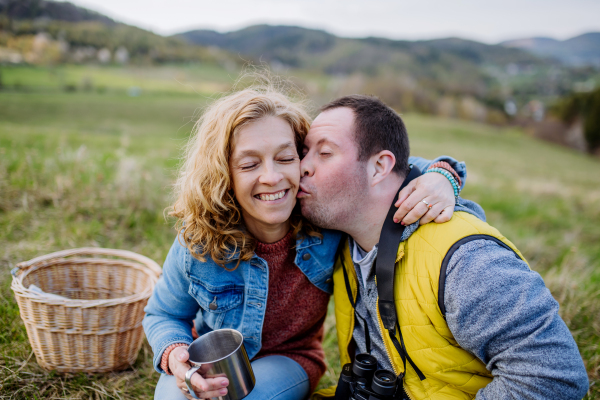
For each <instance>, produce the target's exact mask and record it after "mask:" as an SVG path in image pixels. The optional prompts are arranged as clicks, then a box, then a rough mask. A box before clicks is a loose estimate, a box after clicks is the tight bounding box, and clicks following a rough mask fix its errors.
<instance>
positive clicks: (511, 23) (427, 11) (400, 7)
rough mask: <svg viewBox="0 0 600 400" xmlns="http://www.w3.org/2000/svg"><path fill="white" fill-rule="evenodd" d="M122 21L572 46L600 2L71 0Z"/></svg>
mask: <svg viewBox="0 0 600 400" xmlns="http://www.w3.org/2000/svg"><path fill="white" fill-rule="evenodd" d="M70 1H71V2H72V3H75V4H77V5H80V6H83V7H86V8H90V9H92V10H95V11H99V12H101V13H103V14H106V15H108V16H110V17H112V18H114V19H116V20H119V21H122V22H125V23H128V24H131V25H136V26H139V27H142V28H145V29H150V30H152V31H154V32H156V33H160V34H173V33H178V32H182V31H186V30H191V29H200V28H203V29H215V30H218V31H221V32H225V31H231V30H237V29H239V28H243V27H246V26H249V25H254V24H259V23H268V24H280V25H299V26H304V27H310V28H318V29H325V30H327V31H329V32H331V33H334V34H337V35H340V36H347V37H364V36H369V35H373V36H382V37H388V38H392V39H411V40H412V39H432V38H440V37H448V36H459V37H462V38H468V39H474V40H479V41H483V42H486V43H497V42H500V41H502V40H507V39H516V38H521V37H530V36H550V37H554V38H556V39H567V38H569V37H572V36H576V35H579V34H581V33H584V32H590V31H600V0H568V1H567V0H503V1H497V0H420V1H417V0H412V1H408V0H211V1H204V0H144V1H141V0H70Z"/></svg>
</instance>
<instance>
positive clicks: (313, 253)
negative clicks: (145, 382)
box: [143, 157, 480, 373]
mask: <svg viewBox="0 0 600 400" xmlns="http://www.w3.org/2000/svg"><path fill="white" fill-rule="evenodd" d="M440 160H443V161H447V162H449V163H450V164H451V165H452V167H453V168H454V169H455V170H456V171H457V173H458V174H459V176H460V177H461V179H462V181H463V182H464V181H465V179H466V166H465V164H464V163H462V162H461V163H459V162H457V161H456V160H454V159H452V158H451V157H440V158H437V159H435V160H433V161H429V160H424V159H422V158H416V157H411V158H410V159H409V161H410V162H411V163H412V164H414V165H416V166H417V167H419V169H421V170H422V171H424V170H426V169H427V167H428V166H429V165H431V163H433V162H436V161H440ZM472 204H473V205H471V206H472V207H475V206H476V207H479V206H478V205H477V204H475V203H472ZM466 207H467V209H468V208H469V205H467V206H466ZM464 208H465V205H464V204H463V205H461V204H457V206H456V210H459V209H462V210H464ZM479 209H480V208H479ZM322 234H323V238H322V239H321V238H318V237H312V236H308V237H304V238H303V239H302V238H301V237H298V238H297V241H296V258H295V260H294V261H295V264H296V265H297V266H298V268H300V270H301V271H302V272H303V273H304V274H305V275H306V277H307V278H308V279H309V280H310V281H311V282H312V283H313V284H314V285H315V286H317V287H318V288H319V289H321V290H323V291H325V292H327V293H332V279H331V277H332V274H333V264H334V261H335V255H336V250H337V247H338V244H339V241H340V239H341V237H342V234H341V233H340V232H337V231H331V230H323V231H322ZM236 263H237V260H235V261H232V262H231V263H229V264H227V265H226V266H227V268H228V269H232V268H234V267H235V265H236ZM268 282H269V268H268V265H267V263H266V261H265V260H263V259H262V258H260V257H258V256H257V255H254V256H253V257H252V258H251V259H250V260H249V261H241V262H240V264H239V266H238V267H237V269H235V270H233V271H227V270H225V269H224V268H223V267H221V266H219V265H217V264H216V263H215V262H214V261H213V260H212V259H211V258H210V257H206V261H204V262H202V261H199V260H198V259H196V258H194V257H193V256H192V255H191V253H190V251H189V250H188V249H187V248H186V247H185V246H182V245H181V244H180V242H179V238H177V239H175V242H174V243H173V245H172V246H171V250H170V251H169V254H168V255H167V258H166V260H165V263H164V265H163V274H162V276H161V278H160V279H159V281H158V283H157V284H156V287H155V289H154V293H153V294H152V296H151V297H150V300H149V301H148V305H147V306H146V308H145V309H144V311H145V312H146V316H145V318H144V321H143V326H144V331H145V332H146V336H147V338H148V342H149V343H150V345H151V346H152V350H153V352H154V360H153V364H154V366H155V368H156V370H157V371H158V372H161V373H162V372H164V371H163V370H162V369H161V368H160V361H161V357H162V354H163V352H164V351H165V349H166V348H167V347H169V346H170V345H171V344H174V343H191V342H192V341H193V339H192V324H193V323H194V320H195V324H196V330H197V331H198V334H200V335H202V334H204V333H206V332H209V331H211V330H214V329H219V328H233V329H236V330H238V331H240V332H241V333H242V334H243V336H244V346H245V347H246V351H247V352H248V357H250V359H252V358H253V357H254V356H256V354H258V352H259V350H260V348H261V337H262V326H263V320H264V315H265V309H266V305H267V295H268V287H269V284H268Z"/></svg>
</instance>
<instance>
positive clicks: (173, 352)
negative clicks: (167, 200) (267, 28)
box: [144, 87, 453, 400]
mask: <svg viewBox="0 0 600 400" xmlns="http://www.w3.org/2000/svg"><path fill="white" fill-rule="evenodd" d="M309 127H310V119H309V117H308V115H307V114H306V112H305V111H304V109H303V108H302V106H300V105H299V104H296V103H294V102H292V101H290V100H289V99H288V98H287V97H286V96H285V95H283V94H282V93H279V92H277V91H275V90H273V89H270V88H268V87H267V88H251V89H245V90H242V91H239V92H236V93H233V94H230V95H228V96H225V97H223V98H221V99H220V100H218V101H216V102H215V103H214V104H213V105H212V106H211V107H210V108H209V109H208V110H207V111H206V113H205V114H204V116H203V117H202V119H201V120H200V121H199V122H198V123H197V125H196V127H195V135H194V137H193V139H192V140H191V141H190V143H189V145H188V148H187V152H186V155H185V162H184V164H183V166H182V168H181V172H180V176H179V179H178V182H177V185H176V195H177V200H176V201H175V203H174V205H173V207H172V212H171V215H173V216H175V217H176V218H177V219H178V232H179V236H178V238H177V239H176V240H175V242H174V243H173V246H172V248H171V250H170V252H169V254H168V256H167V259H166V260H165V264H164V267H163V275H162V277H161V279H160V280H159V282H158V284H157V286H156V289H155V291H154V294H153V295H152V297H151V298H150V300H149V302H148V306H147V307H146V313H147V315H146V317H145V319H144V329H145V332H146V335H147V337H148V340H149V342H150V344H151V345H152V348H153V351H154V365H155V367H156V369H157V370H158V371H159V372H161V373H163V374H162V375H161V378H160V380H159V383H158V385H157V388H156V393H155V398H156V399H160V400H163V399H183V398H190V396H189V393H187V388H186V386H185V372H186V371H187V370H188V369H189V368H190V367H189V365H188V364H187V363H186V361H187V357H188V354H187V352H186V351H185V349H186V348H187V345H189V344H190V343H191V342H192V340H193V334H192V331H193V330H195V331H197V334H199V335H202V334H204V333H206V332H209V331H211V330H214V329H219V328H233V329H237V330H239V331H240V332H242V334H243V335H244V345H245V347H246V350H247V352H248V355H249V357H250V359H251V360H252V367H253V370H254V373H255V376H256V386H255V388H254V390H253V391H252V392H251V393H250V395H249V396H248V397H246V398H247V399H248V400H254V399H260V400H265V399H275V398H276V399H303V398H306V397H307V396H308V395H309V394H310V393H311V392H312V390H314V388H315V387H316V385H317V383H318V381H319V379H320V378H321V376H322V375H323V373H324V372H325V360H324V359H325V357H324V352H323V348H322V345H321V342H322V339H323V321H324V319H325V314H326V311H327V304H328V301H329V294H330V291H331V287H330V286H331V285H330V284H331V279H330V277H331V274H332V271H333V264H334V259H335V252H336V249H337V247H338V243H339V241H340V238H341V235H340V233H338V232H333V231H327V230H323V231H319V230H317V228H316V227H313V226H311V225H310V224H308V223H307V222H306V221H305V220H304V219H303V218H302V216H301V215H300V214H299V212H298V208H297V207H296V194H297V192H298V186H299V181H300V169H299V163H300V158H299V156H298V154H299V151H298V149H299V148H300V147H301V145H302V142H303V139H304V137H305V136H306V134H307V132H308V129H309ZM434 175H437V177H434ZM439 176H441V175H439V174H425V175H424V176H423V177H421V178H419V179H425V180H427V179H431V180H434V179H439ZM443 179H445V178H443ZM440 186H441V184H440V185H438V186H437V187H436V190H437V188H438V187H440ZM445 190H447V191H448V192H449V197H450V198H453V193H452V189H451V188H450V185H447V188H446V189H445ZM430 194H431V195H432V193H425V196H423V197H422V198H424V197H426V196H429V195H430ZM430 198H434V199H437V198H438V197H436V196H435V195H432V196H430ZM434 202H437V200H434ZM402 217H403V216H399V218H400V219H401V218H402ZM194 319H195V326H193V325H194ZM192 384H193V387H194V390H195V392H196V394H197V395H198V396H199V397H200V398H210V397H218V396H222V395H224V394H226V393H227V385H228V382H227V379H226V378H212V379H208V378H207V379H204V378H203V377H202V376H201V375H200V374H194V375H193V378H192Z"/></svg>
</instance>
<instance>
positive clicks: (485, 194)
mask: <svg viewBox="0 0 600 400" xmlns="http://www.w3.org/2000/svg"><path fill="white" fill-rule="evenodd" d="M32 71H33V72H32ZM41 71H42V72H39V70H38V71H37V72H36V71H35V70H27V71H25V72H23V71H19V70H14V71H12V72H8V71H7V70H2V78H3V82H4V88H5V89H4V90H0V325H1V326H2V327H3V328H2V329H0V399H67V398H68V399H123V400H124V399H140V398H151V396H152V393H153V390H154V385H155V383H156V381H157V379H158V374H157V373H156V372H155V371H154V370H153V368H152V366H151V360H152V352H151V349H150V347H149V346H148V344H147V343H145V344H144V346H143V347H142V350H141V352H140V354H139V357H138V359H137V362H136V363H135V365H134V366H133V367H132V368H131V369H128V370H126V371H123V372H119V373H113V374H105V375H86V374H78V375H73V376H71V375H69V376H65V375H60V374H56V373H47V372H45V371H44V370H42V369H41V368H40V367H39V366H38V365H37V364H36V362H35V356H34V355H33V353H32V351H31V347H30V345H29V343H28V340H27V335H26V332H25V328H24V325H23V323H22V322H21V320H20V317H19V312H18V307H17V305H16V302H15V300H14V296H13V294H12V292H11V290H10V282H11V275H10V270H11V269H12V268H13V267H14V266H15V264H17V263H18V262H20V261H24V260H29V259H31V258H33V257H36V256H39V255H42V254H47V253H50V252H53V251H57V250H61V249H67V248H74V247H84V246H99V247H108V248H118V249H127V250H132V251H135V252H138V253H141V254H144V255H146V256H148V257H151V258H152V259H154V260H156V261H157V262H158V263H159V264H161V263H162V262H163V261H164V259H165V256H166V254H167V252H168V250H169V248H170V246H171V243H172V242H173V238H174V234H175V232H174V230H173V228H172V225H173V221H170V220H165V218H164V216H163V210H164V209H165V208H166V207H167V206H168V205H169V202H170V200H171V197H170V194H169V190H170V185H171V184H172V183H173V179H174V170H175V167H176V165H177V163H178V156H179V154H180V149H181V146H182V145H183V144H184V143H185V139H186V138H187V136H188V135H189V133H190V131H191V128H192V126H193V121H194V120H195V118H197V116H198V115H199V112H200V110H201V107H202V106H203V105H205V104H206V102H207V101H209V100H210V98H211V93H214V92H218V91H221V90H226V88H227V83H228V82H230V81H231V80H230V77H229V75H228V74H227V73H224V72H218V71H216V72H215V71H212V72H211V71H205V73H204V72H203V73H202V74H200V73H197V72H194V71H192V70H190V71H189V73H188V75H186V77H187V78H186V79H187V81H188V83H189V84H190V85H191V86H193V87H194V88H196V89H195V90H193V91H188V90H187V89H185V90H177V87H179V86H177V84H173V82H172V80H171V78H169V79H167V80H166V81H168V82H171V83H164V82H163V80H161V79H162V78H161V76H162V75H160V71H158V70H157V71H154V72H148V74H155V75H151V77H150V78H148V79H149V80H148V81H145V82H146V83H142V84H140V83H135V82H133V83H132V81H135V79H136V78H135V77H136V76H139V75H136V74H133V75H127V73H126V72H123V71H119V70H115V71H116V72H114V73H115V74H117V75H118V74H121V75H119V76H121V79H122V81H119V82H124V83H120V84H119V85H120V86H119V88H117V89H118V90H117V89H115V90H112V89H111V87H108V88H107V90H87V91H86V90H82V89H81V87H80V86H79V85H81V84H82V83H81V82H82V80H83V78H82V77H81V76H77V77H76V78H73V79H74V80H73V82H74V84H75V85H76V89H75V90H68V91H65V90H62V89H61V87H62V86H61V85H59V84H56V86H52V85H50V84H48V85H46V86H44V85H41V84H37V85H36V84H34V82H33V81H32V80H33V79H38V80H39V81H40V82H41V81H43V80H44V79H47V80H48V79H49V78H47V76H46V75H45V74H46V73H49V72H47V71H46V72H44V70H41ZM86 73H87V74H89V71H88V72H86V71H84V72H81V74H83V75H84V76H85V74H86ZM11 74H12V75H11ZM19 74H20V75H19ZM36 74H38V75H36ZM203 74H204V75H203ZM17 75H19V77H18V80H19V85H20V86H18V85H17V86H18V87H16V88H15V86H14V82H15V80H17V78H15V76H17ZM32 76H34V77H33V78H32ZM73 76H75V75H73ZM211 77H212V78H211ZM109 78H110V77H108V78H107V77H105V76H104V75H101V74H100V75H98V77H97V78H94V79H95V81H96V82H105V81H106V82H108V83H106V85H109V84H111V83H112V82H113V80H112V79H109ZM11 79H12V81H11ZM201 80H202V81H201ZM50 81H51V79H50ZM166 81H165V82H166ZM152 82H154V83H152ZM160 82H163V83H160ZM215 82H216V83H215ZM163 84H164V85H167V86H166V89H165V87H163V86H161V85H163ZM172 84H173V85H175V86H176V88H175V89H173V88H172V86H169V85H172ZM132 85H136V86H141V87H144V88H145V89H143V90H142V91H141V94H139V95H138V96H137V97H130V96H128V95H127V89H128V88H129V87H130V86H132ZM143 85H147V86H143ZM148 85H150V86H148ZM152 85H154V86H152ZM97 86H101V85H100V84H98V85H97ZM23 87H26V88H28V89H27V90H22V89H23ZM198 88H200V89H198ZM403 117H404V119H405V121H406V123H407V126H408V129H409V132H410V138H411V146H412V147H411V150H412V151H411V153H412V154H413V155H420V156H424V157H430V158H433V157H435V156H438V155H441V154H448V155H451V156H453V157H455V158H457V159H460V160H464V161H466V163H467V166H468V179H467V184H466V188H465V190H464V192H463V197H465V198H469V199H472V200H475V201H477V202H479V204H481V205H482V206H483V207H484V209H485V210H486V212H487V217H488V221H489V222H490V223H491V224H492V225H494V226H496V227H497V228H498V229H500V231H501V232H502V233H503V234H505V235H506V236H507V237H508V238H509V239H511V240H512V241H513V242H514V243H515V244H516V245H517V246H518V247H519V248H520V249H521V251H522V252H523V254H524V255H525V256H526V257H527V259H528V261H529V262H530V264H531V266H532V268H533V269H534V270H536V271H538V272H539V273H540V274H542V276H543V277H544V279H545V281H546V284H547V286H548V287H549V288H550V290H551V291H552V294H553V295H554V297H555V298H556V299H557V300H558V301H559V303H560V305H561V308H560V312H561V315H562V317H563V319H564V320H565V322H566V323H567V325H568V326H569V328H570V329H571V332H572V333H573V335H574V337H575V339H576V341H577V343H578V345H579V348H580V350H581V353H582V356H583V358H584V360H585V362H586V366H587V370H588V373H589V377H590V383H591V385H592V386H591V389H590V393H589V395H588V397H587V398H588V399H600V162H599V161H598V159H595V158H591V157H588V156H586V155H583V154H580V153H577V152H575V151H571V150H568V149H565V148H562V147H558V146H555V145H552V144H548V143H545V142H540V141H537V140H534V139H532V138H530V137H528V136H526V135H525V134H524V133H523V132H521V131H520V130H518V129H513V128H502V129H500V128H494V127H490V126H487V125H481V124H475V123H467V122H460V121H456V120H446V119H438V118H434V117H426V116H421V115H415V114H407V115H404V116H403ZM331 306H332V304H330V307H331ZM334 322H335V321H334V318H333V315H332V313H330V314H329V317H328V319H327V322H326V324H327V326H326V329H327V333H326V338H325V348H326V354H327V358H328V363H329V369H328V372H327V374H326V375H325V377H324V378H323V379H322V381H321V386H326V385H329V384H331V383H333V382H334V381H337V376H338V373H339V362H338V361H337V343H336V337H335V327H334ZM65 351H68V349H65Z"/></svg>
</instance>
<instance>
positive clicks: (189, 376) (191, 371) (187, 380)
mask: <svg viewBox="0 0 600 400" xmlns="http://www.w3.org/2000/svg"><path fill="white" fill-rule="evenodd" d="M199 369H200V367H192V368H190V369H188V371H187V372H186V373H185V384H186V385H187V388H188V391H189V393H190V396H192V397H193V398H195V399H199V397H198V396H196V392H194V389H193V388H192V382H191V379H192V375H194V374H195V373H196V371H198V370H199Z"/></svg>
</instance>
